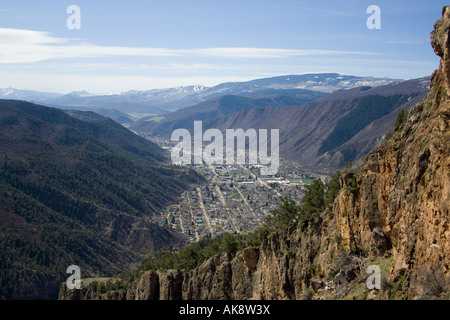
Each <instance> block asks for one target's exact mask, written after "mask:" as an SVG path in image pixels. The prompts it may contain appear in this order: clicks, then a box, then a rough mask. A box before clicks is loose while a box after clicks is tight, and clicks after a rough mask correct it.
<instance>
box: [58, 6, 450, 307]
mask: <svg viewBox="0 0 450 320" xmlns="http://www.w3.org/2000/svg"><path fill="white" fill-rule="evenodd" d="M449 35H450V7H446V8H444V9H443V17H442V19H440V20H438V21H437V22H436V24H435V30H434V31H433V32H432V33H431V44H432V47H433V48H434V50H435V52H436V54H437V55H439V56H440V57H441V62H440V66H439V69H438V70H436V71H435V72H434V74H433V75H432V77H431V86H430V91H429V94H428V95H427V96H426V98H425V99H424V100H422V101H421V102H420V103H419V104H417V105H416V106H415V107H413V108H412V109H411V110H410V112H409V114H408V118H407V121H406V122H404V123H400V124H398V127H397V128H396V131H395V132H394V134H393V135H392V136H390V137H386V138H385V141H384V144H383V145H382V146H380V147H379V148H378V149H377V150H376V151H374V152H372V153H371V154H369V155H368V156H367V157H366V158H365V161H364V164H362V165H361V166H360V167H359V168H358V169H357V170H356V169H355V170H353V171H352V170H347V172H346V173H345V174H343V175H342V176H341V179H340V180H341V181H340V182H341V190H340V193H339V195H338V196H337V198H336V200H335V202H334V204H333V205H332V206H330V207H329V208H328V209H327V210H325V212H323V213H322V214H321V215H320V216H319V217H316V218H315V219H314V220H313V221H310V222H309V223H308V224H306V225H302V226H292V227H290V228H289V229H287V230H283V231H278V232H275V233H273V234H271V235H270V236H269V237H268V238H267V239H266V240H264V241H263V243H262V244H261V246H259V247H251V248H247V249H245V250H243V251H241V252H239V253H237V254H236V255H235V256H232V255H230V254H228V253H223V254H222V255H219V256H215V257H213V258H211V259H209V260H208V261H206V262H205V263H203V264H202V265H201V266H200V267H198V268H196V269H194V270H193V271H190V272H187V271H183V270H167V271H162V272H159V271H158V272H156V271H147V272H146V273H145V274H144V275H143V276H142V278H141V279H140V280H139V281H137V282H135V283H134V284H133V286H132V287H131V288H130V289H128V290H126V291H121V292H108V293H106V294H103V295H101V296H94V295H93V294H92V293H90V292H89V289H83V290H82V292H81V293H78V294H81V298H88V299H94V298H96V299H310V298H313V299H336V298H338V299H389V298H391V299H392V298H395V299H425V298H442V297H444V298H449V296H448V294H449V287H450V281H449V278H450V276H449V274H450V273H449V268H450V260H449V256H450V229H449V220H450V219H449V205H450V199H449V182H450V157H449V151H450V131H449V118H450V101H449V95H448V93H449V92H450V91H449V90H450V57H449V54H450V52H449V49H450V40H449V39H450V38H449ZM369 265H375V266H378V267H379V270H380V271H381V285H380V286H379V287H378V288H376V289H375V290H372V291H370V290H369V289H368V288H367V286H366V279H367V277H368V275H369V274H368V273H367V267H368V266H369ZM60 297H61V298H62V299H70V298H74V293H73V292H72V291H68V290H67V289H66V288H65V287H64V286H62V288H61V292H60ZM77 297H80V296H77Z"/></svg>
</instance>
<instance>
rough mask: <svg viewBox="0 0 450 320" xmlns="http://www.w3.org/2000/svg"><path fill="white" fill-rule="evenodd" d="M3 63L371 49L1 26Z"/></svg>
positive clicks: (260, 56) (268, 55) (281, 55)
mask: <svg viewBox="0 0 450 320" xmlns="http://www.w3.org/2000/svg"><path fill="white" fill-rule="evenodd" d="M0 43H1V44H2V49H1V51H0V63H3V64H14V63H36V62H42V61H47V60H52V59H73V58H92V57H111V56H144V57H164V56H165V57H167V56H173V57H177V56H179V57H180V56H181V57H186V56H201V57H214V58H243V59H263V58H289V57H296V56H311V55H355V54H370V53H368V52H356V51H336V50H297V49H277V48H245V47H243V48H239V47H237V48H233V47H232V48H200V49H168V48H137V47H122V46H98V45H95V44H90V43H83V42H80V40H76V39H64V38H56V37H53V36H51V35H50V34H49V33H48V32H42V31H34V30H22V29H9V28H0Z"/></svg>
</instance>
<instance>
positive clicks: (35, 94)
mask: <svg viewBox="0 0 450 320" xmlns="http://www.w3.org/2000/svg"><path fill="white" fill-rule="evenodd" d="M60 96H62V94H61V93H53V92H41V91H33V90H20V89H14V88H0V99H12V100H25V101H45V100H48V99H54V98H58V97H60Z"/></svg>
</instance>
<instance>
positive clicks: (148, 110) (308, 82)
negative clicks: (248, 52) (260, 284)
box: [0, 73, 398, 121]
mask: <svg viewBox="0 0 450 320" xmlns="http://www.w3.org/2000/svg"><path fill="white" fill-rule="evenodd" d="M395 81H398V80H394V79H389V78H372V77H357V76H348V75H340V74H337V73H318V74H305V75H287V76H278V77H272V78H264V79H257V80H252V81H247V82H228V83H222V84H219V85H217V86H213V87H203V86H199V85H193V86H186V87H176V88H168V89H155V90H147V91H135V90H133V91H128V92H124V93H121V94H111V95H98V94H94V93H89V92H86V91H77V92H71V93H69V94H58V93H47V92H37V91H30V90H17V89H13V88H6V89H0V99H17V100H25V101H29V102H34V103H39V104H43V105H46V106H54V107H59V108H80V109H83V110H91V111H97V110H102V109H115V110H117V111H119V112H121V113H122V116H123V114H127V116H128V117H129V118H130V119H129V121H131V120H134V119H136V117H143V116H151V115H162V114H167V113H169V112H171V111H175V110H179V109H183V108H186V107H189V106H192V105H195V104H198V103H200V102H203V101H207V100H209V99H212V98H216V97H220V96H224V95H243V96H246V95H253V96H255V95H257V94H259V93H264V91H266V90H268V89H270V90H273V89H276V90H280V89H282V90H285V89H305V90H312V91H319V92H323V93H331V92H334V91H336V90H340V89H351V88H356V87H360V86H372V87H376V86H380V85H386V84H388V83H392V82H395ZM121 120H122V121H123V120H124V119H121Z"/></svg>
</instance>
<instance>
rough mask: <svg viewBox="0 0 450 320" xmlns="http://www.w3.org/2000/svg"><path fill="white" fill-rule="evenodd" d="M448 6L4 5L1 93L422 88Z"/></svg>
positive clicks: (297, 0) (290, 1)
mask: <svg viewBox="0 0 450 320" xmlns="http://www.w3.org/2000/svg"><path fill="white" fill-rule="evenodd" d="M445 4H446V3H445V1H440V0H408V1H406V0H370V1H368V0H349V1H338V0H315V1H302V0H226V1H224V0H221V1H220V0H127V1H117V0H110V1H103V0H89V1H84V0H70V1H65V0H39V1H34V0H27V1H22V0H0V88H7V87H12V88H17V89H28V90H39V91H49V92H60V93H68V92H71V91H81V90H85V91H89V92H93V93H105V94H106V93H109V94H111V93H120V92H126V91H128V90H150V89H162V88H170V87H177V86H188V85H203V86H213V85H217V84H219V83H223V82H229V81H248V80H252V79H258V78H265V77H272V76H279V75H291V74H305V73H321V72H337V73H341V74H346V75H356V76H373V77H389V78H394V79H413V78H419V77H424V76H429V75H431V73H432V72H433V71H434V70H435V69H437V67H438V65H439V58H438V57H437V56H436V55H435V53H434V52H433V49H432V47H431V45H430V32H431V31H432V30H433V25H434V22H435V21H436V20H437V19H439V18H440V17H441V14H442V7H443V6H444V5H445ZM72 5H75V6H77V7H78V8H79V15H78V16H75V15H74V14H75V12H74V11H72V10H69V11H68V8H69V7H70V6H72ZM371 5H376V6H377V7H378V8H379V15H377V14H376V12H375V11H369V12H368V8H369V6H371ZM69 9H70V8H69ZM368 20H369V26H371V28H369V27H368ZM68 22H69V23H68ZM376 23H379V25H378V27H379V28H373V26H376ZM74 27H75V28H74Z"/></svg>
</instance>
